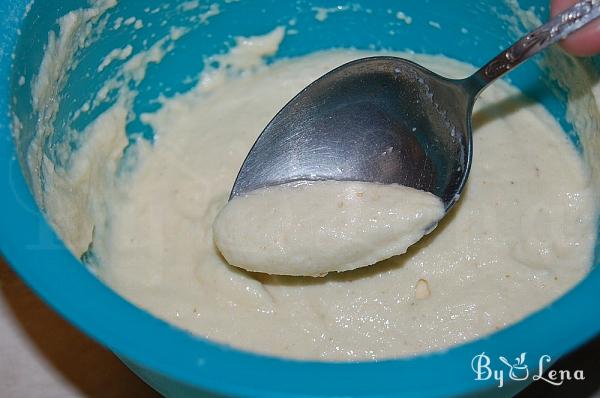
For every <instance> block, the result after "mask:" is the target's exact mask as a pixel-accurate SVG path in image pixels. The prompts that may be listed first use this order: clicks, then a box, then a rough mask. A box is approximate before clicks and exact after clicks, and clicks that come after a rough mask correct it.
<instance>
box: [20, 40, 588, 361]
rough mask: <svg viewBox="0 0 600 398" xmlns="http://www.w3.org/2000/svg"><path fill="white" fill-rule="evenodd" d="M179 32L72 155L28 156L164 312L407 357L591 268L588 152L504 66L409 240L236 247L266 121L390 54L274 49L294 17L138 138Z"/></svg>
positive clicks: (226, 63) (474, 333)
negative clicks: (229, 256) (305, 272)
mask: <svg viewBox="0 0 600 398" xmlns="http://www.w3.org/2000/svg"><path fill="white" fill-rule="evenodd" d="M178 32H179V31H178ZM180 33H181V34H185V32H180ZM171 36H172V37H170V38H169V37H167V38H164V39H161V40H159V41H157V43H156V44H155V46H154V47H152V48H151V49H150V50H149V51H148V52H146V53H140V54H136V55H134V56H132V57H131V59H130V60H129V61H127V62H126V63H125V64H124V66H123V71H122V73H121V74H120V75H119V76H121V77H122V78H123V80H124V82H125V83H124V84H122V85H121V86H119V85H117V83H118V82H117V83H115V82H113V81H108V82H107V87H108V88H107V90H108V89H111V88H113V89H114V87H121V88H120V90H121V91H120V100H119V101H117V103H116V104H114V105H112V106H111V107H110V108H109V109H108V110H106V111H104V113H103V114H102V115H101V116H100V117H99V118H98V119H97V120H96V121H95V122H94V123H92V124H91V125H89V126H88V127H87V128H86V130H85V131H84V132H82V133H81V134H80V136H81V140H82V142H81V143H80V146H79V148H80V149H79V150H78V151H76V152H75V153H74V154H72V156H69V158H68V159H69V162H66V164H67V166H65V167H62V166H58V165H53V164H52V163H51V161H50V160H49V159H48V158H45V157H44V156H45V155H44V153H43V152H41V151H37V152H36V151H35V149H36V148H39V145H38V146H35V145H34V146H32V148H33V151H32V152H31V156H30V159H31V163H30V164H31V170H32V173H37V172H40V171H39V170H42V171H43V172H44V173H45V174H44V181H45V184H44V187H42V186H41V185H39V186H37V187H36V195H37V198H38V201H39V202H40V203H43V204H44V206H45V209H46V211H47V212H48V215H49V218H50V219H51V221H52V223H53V224H54V226H55V227H56V229H57V231H59V233H60V234H61V236H62V237H63V238H64V239H65V241H66V242H67V244H68V245H69V247H70V248H71V249H72V250H73V252H74V253H75V254H76V255H78V256H80V255H83V257H84V259H85V261H86V262H87V263H88V264H92V265H94V267H93V269H94V270H95V271H96V272H97V273H98V275H99V276H100V277H101V278H102V279H103V280H104V281H106V282H107V283H108V284H109V285H110V286H112V287H113V288H114V289H115V290H116V291H118V292H119V293H121V294H122V295H123V296H125V297H126V298H128V299H129V300H131V301H132V302H134V303H136V304H138V305H139V306H141V307H142V308H145V309H147V310H148V311H150V312H151V313H153V314H155V315H156V316H158V317H161V318H163V319H165V320H167V321H169V322H171V323H173V324H174V325H177V326H180V327H182V328H184V329H187V330H189V331H192V332H194V333H196V334H198V335H201V336H205V337H208V338H210V339H213V340H216V341H219V342H224V343H227V344H231V345H234V346H236V347H241V348H244V349H248V350H252V351H257V352H262V353H268V354H274V355H281V356H286V357H294V358H311V359H322V360H359V359H380V358H390V357H401V356H406V355H412V354H416V353H420V352H425V351H433V350H439V349H442V348H444V347H448V346H451V345H454V344H457V343H461V342H465V341H468V340H471V339H474V338H476V337H479V336H482V335H485V334H488V333H491V332H493V331H495V330H497V329H499V328H502V327H504V326H506V325H508V324H511V323H513V322H516V321H518V320H519V319H521V318H522V317H524V316H526V315H527V314H529V313H531V312H532V311H535V310H536V309H539V308H541V307H542V306H544V305H546V304H547V303H549V302H550V301H552V300H553V299H555V298H557V297H558V296H560V295H561V294H563V293H564V292H566V291H567V290H568V289H569V288H571V287H572V286H573V285H574V284H575V283H577V282H578V281H579V280H581V279H582V278H583V277H584V276H585V274H586V273H587V272H588V270H589V266H590V262H591V255H592V247H593V243H594V241H595V228H594V226H595V222H596V207H595V205H594V203H593V200H592V198H593V196H592V188H591V187H590V184H589V180H588V178H587V174H586V173H585V170H584V167H583V163H582V161H581V159H580V158H579V156H578V154H577V153H576V151H575V149H574V148H573V147H572V145H571V144H570V143H569V142H568V140H567V139H566V138H565V135H564V134H563V132H562V131H561V129H560V127H559V126H558V124H557V123H556V122H555V121H554V120H553V119H552V118H551V116H550V115H549V114H548V113H547V112H546V111H545V110H544V109H543V108H542V107H541V106H538V105H535V104H531V103H530V102H528V101H526V100H524V99H523V98H522V97H521V96H520V95H519V93H518V92H517V91H516V90H515V89H513V88H511V87H510V86H508V85H507V84H505V83H504V82H497V83H495V84H494V86H493V87H490V88H489V89H487V90H486V91H485V92H484V93H483V95H482V96H481V98H480V99H479V100H478V103H477V105H478V110H477V111H476V112H475V116H474V127H475V129H474V141H475V142H474V149H475V151H474V158H473V167H472V171H471V176H470V179H469V182H468V184H467V187H466V190H465V191H464V193H463V195H462V199H461V201H460V202H459V203H458V204H457V205H456V206H455V207H454V208H453V210H452V212H451V213H450V214H449V215H448V216H447V217H445V218H444V219H443V220H442V222H441V223H440V225H439V226H438V227H437V228H436V230H435V231H433V233H431V234H429V235H428V236H426V237H425V238H424V239H422V240H421V241H420V242H419V243H418V244H416V245H414V246H412V247H411V248H410V249H409V250H408V252H407V253H406V254H405V255H403V256H399V257H394V258H391V259H389V260H386V261H384V262H381V263H379V264H377V265H374V266H371V267H365V268H361V269H358V270H354V271H349V272H345V273H340V274H329V275H327V276H326V277H323V278H319V279H316V278H302V277H282V276H269V275H266V274H259V273H250V272H246V271H242V270H240V269H239V268H236V267H232V266H230V265H228V264H227V262H226V261H225V260H224V258H223V257H222V256H221V255H220V253H219V251H218V249H217V248H216V247H215V244H214V241H213V232H212V224H213V221H214V220H215V217H216V215H217V214H218V213H219V211H220V210H221V209H222V208H223V206H224V205H225V204H226V203H227V198H228V194H229V190H230V188H231V184H232V183H233V181H234V179H235V176H236V173H237V171H238V169H239V166H240V165H241V163H242V161H243V159H244V157H245V155H246V154H247V152H248V150H249V149H250V147H251V146H252V143H253V142H254V140H255V139H256V137H257V135H258V134H259V133H260V131H262V129H263V127H264V126H265V125H266V124H267V123H268V122H269V120H270V119H271V118H272V116H273V115H274V114H275V113H276V112H277V110H278V109H279V108H280V107H281V106H283V105H284V104H285V103H286V102H287V101H288V100H289V99H290V98H292V97H293V96H294V95H295V94H296V93H297V92H298V91H299V90H301V89H302V88H303V87H305V86H306V85H307V84H308V83H310V82H311V81H313V80H314V79H316V78H318V77H319V76H321V75H322V74H323V73H325V72H327V71H329V70H330V69H332V68H334V67H336V66H339V65H341V64H343V63H344V62H347V61H350V60H352V59H355V58H358V57H362V56H368V55H374V54H372V53H362V52H343V51H331V52H325V53H317V54H313V55H309V56H306V57H303V58H299V59H293V60H288V61H280V62H277V63H275V64H273V65H271V66H269V67H266V66H264V65H263V64H262V62H261V56H263V55H268V54H272V53H274V52H275V51H276V49H277V44H278V41H279V40H281V38H282V37H283V31H282V30H281V29H280V30H276V31H274V32H273V33H272V34H271V35H269V36H268V37H266V38H258V39H257V40H255V39H252V38H250V39H249V38H241V39H239V40H238V46H237V47H235V48H234V49H233V50H232V51H231V53H230V54H229V55H219V56H218V59H217V60H218V61H219V63H220V65H221V66H220V67H219V68H217V69H211V68H207V70H206V71H205V72H204V73H203V75H202V76H201V78H200V82H199V85H198V87H197V88H196V89H194V90H192V91H190V92H188V93H186V94H182V95H179V96H176V97H174V98H170V99H163V100H162V107H161V108H160V109H159V110H157V111H156V112H154V113H151V114H145V115H142V120H143V121H145V122H146V123H148V124H149V125H150V126H152V128H153V129H154V131H155V133H156V134H157V136H158V137H159V139H158V140H156V141H155V142H154V143H153V144H149V143H148V142H146V141H145V140H143V139H139V140H137V141H136V142H135V143H133V144H131V146H130V147H129V148H128V150H127V152H126V153H127V156H125V155H124V153H125V151H124V149H125V147H127V146H128V145H130V143H129V141H128V140H127V137H126V132H125V125H126V123H127V119H128V116H127V113H128V110H129V109H130V107H131V96H132V95H134V93H133V92H131V91H128V90H129V89H128V85H127V83H128V82H131V81H134V82H137V81H139V80H140V79H143V77H144V71H145V69H144V68H145V66H146V65H147V64H148V63H150V62H160V59H161V57H162V55H163V54H164V52H166V51H169V49H170V48H172V47H173V46H172V41H173V40H175V39H176V38H177V37H179V36H180V34H176V35H171ZM61 48H62V47H61ZM395 55H399V56H403V57H407V58H409V59H412V60H413V61H415V62H418V63H420V64H423V65H424V66H426V67H430V68H432V69H434V70H435V71H437V72H439V73H443V74H445V75H448V76H456V77H461V76H466V75H467V74H468V73H469V72H471V71H472V70H473V68H471V67H469V66H465V65H464V64H460V63H458V62H455V61H452V60H450V59H447V58H444V57H435V56H419V55H411V54H395ZM64 69H65V68H62V69H60V70H64ZM56 70H58V69H56ZM40 81H42V80H40ZM43 81H45V80H43ZM119 84H120V83H119ZM103 90H104V88H103ZM96 99H97V100H99V101H101V100H102V98H100V97H97V98H96ZM94 104H95V101H94V102H92V106H95V105H94ZM48 131H50V130H48ZM67 148H68V147H67ZM40 156H41V157H42V158H40ZM40 163H41V164H42V165H43V166H44V167H43V168H36V167H35V166H36V165H39V164H40ZM119 170H120V171H121V172H119ZM123 170H125V171H123ZM34 177H36V175H35V174H34ZM34 181H36V178H34Z"/></svg>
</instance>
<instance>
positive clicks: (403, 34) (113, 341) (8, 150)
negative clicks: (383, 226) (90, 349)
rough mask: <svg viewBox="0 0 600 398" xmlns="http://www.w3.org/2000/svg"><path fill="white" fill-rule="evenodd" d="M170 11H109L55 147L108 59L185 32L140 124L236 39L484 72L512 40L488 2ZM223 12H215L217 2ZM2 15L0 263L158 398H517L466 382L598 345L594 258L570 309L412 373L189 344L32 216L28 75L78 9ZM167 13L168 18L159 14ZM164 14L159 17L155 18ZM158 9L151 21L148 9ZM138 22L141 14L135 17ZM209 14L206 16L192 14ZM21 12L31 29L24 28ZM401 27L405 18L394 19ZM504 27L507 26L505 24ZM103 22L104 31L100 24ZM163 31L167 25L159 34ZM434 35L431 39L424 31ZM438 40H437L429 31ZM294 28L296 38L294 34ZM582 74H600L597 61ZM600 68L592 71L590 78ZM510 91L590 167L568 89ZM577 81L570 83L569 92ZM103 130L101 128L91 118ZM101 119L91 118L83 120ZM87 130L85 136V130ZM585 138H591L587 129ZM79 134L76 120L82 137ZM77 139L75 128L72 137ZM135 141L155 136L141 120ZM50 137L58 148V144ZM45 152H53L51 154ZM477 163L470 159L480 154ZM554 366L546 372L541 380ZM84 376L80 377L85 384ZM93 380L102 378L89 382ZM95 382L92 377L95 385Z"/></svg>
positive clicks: (274, 4) (407, 362) (137, 7)
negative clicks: (384, 53) (491, 363)
mask: <svg viewBox="0 0 600 398" xmlns="http://www.w3.org/2000/svg"><path fill="white" fill-rule="evenodd" d="M176 3H177V2H173V3H170V2H167V1H164V2H160V1H155V2H142V1H137V0H119V2H118V4H117V5H116V6H115V7H113V8H111V9H109V10H108V11H107V12H106V14H105V18H106V20H105V22H106V23H107V25H106V26H108V27H110V26H113V25H114V23H115V21H116V20H117V18H119V17H122V18H124V19H126V18H128V17H131V16H136V17H139V18H141V19H142V20H143V22H144V27H142V28H141V29H136V27H135V26H134V24H131V25H126V26H122V28H121V29H118V30H113V29H109V28H107V29H104V31H103V33H102V34H101V35H100V36H99V37H98V38H97V40H96V41H94V42H93V43H92V44H91V45H90V46H88V47H85V48H83V49H81V50H80V51H79V52H78V53H77V54H76V58H77V60H78V63H77V66H76V67H74V68H73V69H72V70H69V71H68V73H67V80H66V83H65V84H64V88H63V89H62V90H61V92H60V93H59V94H58V95H57V97H56V98H55V101H57V103H58V106H59V108H58V112H57V115H56V119H55V120H54V125H55V127H56V130H57V131H58V133H57V134H60V129H61V127H62V126H64V123H65V121H66V120H67V118H68V115H69V114H70V113H72V112H74V111H75V110H76V109H78V108H80V107H81V106H82V105H83V103H84V102H85V101H87V100H88V99H89V96H90V93H94V92H96V91H97V90H98V89H99V88H100V87H101V85H102V82H103V81H104V80H106V79H107V78H108V77H109V76H111V74H113V73H114V72H115V69H114V65H118V62H116V63H115V64H113V65H112V66H111V67H109V68H106V70H104V71H102V72H101V73H98V72H97V71H96V68H97V65H98V64H99V62H100V60H102V59H103V57H104V56H106V55H107V54H108V52H109V51H110V50H111V49H112V48H115V47H119V48H121V47H123V46H125V45H126V44H132V45H133V47H134V48H135V49H140V48H143V47H145V46H144V40H147V41H148V43H147V45H146V47H147V46H148V45H151V44H152V43H153V41H155V38H160V37H162V36H164V35H166V34H167V32H168V29H169V28H170V27H171V26H188V27H190V28H192V31H191V32H190V33H189V34H187V35H186V36H185V37H183V38H182V39H181V40H179V41H178V42H177V45H176V48H175V50H174V51H172V52H171V53H169V54H168V55H167V56H166V57H165V59H164V60H163V61H162V62H161V63H160V64H156V65H151V66H150V67H149V68H148V71H147V77H146V79H145V80H144V82H143V83H142V85H141V86H140V87H139V88H138V89H139V92H140V95H138V97H137V99H136V102H135V105H134V108H135V110H136V112H138V114H139V113H141V112H143V111H148V110H154V109H155V108H156V106H157V105H156V103H154V102H153V101H152V100H154V99H156V98H157V97H158V95H159V93H165V94H166V95H167V96H170V95H173V94H175V93H178V92H184V91H186V90H188V89H189V88H191V87H192V86H193V84H194V83H195V82H193V81H189V79H186V77H188V76H197V75H198V73H199V72H200V71H201V70H202V68H203V65H204V63H203V60H204V57H206V56H209V55H212V54H215V53H218V52H223V51H226V49H227V48H228V47H229V46H231V45H232V43H233V41H234V37H235V36H238V35H244V36H247V35H256V34H263V33H266V32H268V31H270V30H272V29H273V28H274V27H275V26H277V25H284V26H287V27H288V29H294V30H296V31H297V32H296V34H291V35H288V36H287V37H286V38H285V40H284V42H283V43H282V46H281V48H280V51H279V52H278V54H277V57H292V56H299V55H303V54H307V53H310V52H313V51H316V50H320V49H329V48H334V47H337V48H339V47H343V48H348V47H354V48H359V49H374V50H377V49H394V50H404V49H411V50H414V51H416V52H425V53H431V54H438V53H441V54H445V55H447V56H450V57H453V58H457V59H460V60H463V61H466V62H470V63H472V64H475V65H481V64H483V63H484V62H485V61H486V60H488V59H489V58H491V57H492V56H494V55H495V54H496V53H497V52H498V51H499V49H500V48H501V47H505V46H506V45H507V44H509V42H510V40H511V39H514V38H515V36H514V33H515V30H514V29H515V28H516V29H519V28H520V29H523V28H524V26H523V25H522V23H521V20H520V19H519V18H514V17H511V15H513V11H514V8H513V6H514V4H513V5H512V6H511V4H512V3H501V2H498V1H496V0H489V1H483V0H482V1H473V2H463V1H448V0H436V1H434V0H430V1H427V0H415V1H404V2H398V1H383V0H382V1H362V2H351V3H348V4H346V3H343V4H341V5H342V6H343V7H342V8H341V9H338V10H337V12H330V13H329V15H328V18H327V19H326V20H325V21H318V20H317V19H315V14H316V12H317V11H316V10H315V9H314V7H324V8H332V7H333V8H335V7H336V6H339V5H340V3H338V2H327V1H320V2H310V1H295V2H293V1H290V2H286V1H276V0H267V1H236V2H232V1H224V2H220V3H219V8H220V13H219V14H218V15H215V16H212V17H211V18H210V19H208V20H207V22H206V23H198V20H196V23H194V24H192V23H191V22H190V21H189V18H188V17H189V14H186V13H184V12H181V11H178V8H177V7H176V5H177V4H176ZM217 3H218V2H217ZM28 4H29V0H4V1H3V2H1V4H0V17H1V18H2V25H1V26H0V36H1V37H2V40H1V41H0V76H1V77H2V78H1V79H0V135H1V138H0V220H1V221H0V245H1V246H0V249H1V251H2V254H3V255H4V256H5V257H6V259H7V260H8V262H9V263H10V264H11V265H12V266H13V267H14V268H15V270H16V271H17V272H18V273H19V275H20V276H21V277H22V278H23V279H24V280H25V281H26V282H27V283H28V284H29V285H30V286H31V287H32V288H33V289H34V290H35V291H36V292H37V293H38V294H39V295H40V296H41V297H43V298H44V299H45V300H46V301H47V302H48V303H49V304H50V305H51V306H53V307H54V308H55V309H56V310H57V311H58V312H59V313H61V314H62V315H63V316H64V317H65V318H67V319H68V320H69V321H71V322H72V323H73V324H74V325H76V326H77V327H78V328H80V329H81V330H83V331H84V332H85V333H87V334H88V335H90V336H91V337H93V338H94V339H96V340H97V341H99V342H100V343H102V344H104V345H105V346H107V347H108V348H110V349H111V350H112V351H113V352H115V353H116V354H117V355H119V356H120V357H121V358H122V359H123V360H124V361H125V362H126V363H127V364H128V365H129V366H130V367H131V368H132V369H133V370H134V371H135V372H136V373H138V374H139V375H140V376H141V377H142V378H144V379H145V380H146V381H147V382H148V383H150V384H151V385H152V386H153V387H154V388H156V389H157V390H158V391H160V392H162V393H163V394H165V395H168V396H223V395H228V396H229V395H231V396H257V397H258V396H260V397H292V396H294V397H300V396H303V397H308V396H314V397H333V396H336V397H342V396H343V397H351V396H352V397H354V396H356V397H358V396H364V397H367V396H368V397H397V396H401V395H403V396H415V397H417V396H418V397H430V396H458V395H463V396H464V395H477V394H487V395H488V396H489V395H512V394H514V393H515V392H516V391H518V390H520V389H522V388H523V387H524V386H525V385H526V384H527V383H528V382H530V381H531V378H530V379H529V380H527V381H523V382H518V383H517V382H509V381H508V380H507V385H505V386H504V387H502V388H498V387H497V381H496V380H494V379H493V378H491V379H489V380H475V374H474V372H473V370H472V368H471V365H472V359H473V357H474V356H475V355H477V354H480V353H482V352H485V353H486V354H487V355H488V356H489V357H490V358H492V359H494V358H498V356H500V355H503V356H505V357H508V358H514V357H517V356H518V355H519V354H520V353H521V352H524V351H526V352H527V357H526V361H525V364H526V365H528V366H529V368H530V369H531V370H532V371H535V370H537V368H538V360H539V358H540V357H541V356H542V355H549V356H550V357H551V358H552V360H556V359H558V358H559V357H560V356H562V355H564V354H565V353H567V352H569V351H571V350H573V349H574V348H575V347H577V346H579V345H581V344H582V343H584V342H585V341H586V340H588V339H590V338H592V337H594V336H596V335H597V334H598V333H599V331H600V269H599V267H598V266H597V264H598V262H600V256H599V253H600V251H599V250H598V246H597V250H596V256H595V259H594V265H595V266H594V268H593V269H592V271H591V272H590V274H589V275H588V276H587V277H586V278H585V279H584V280H583V281H582V282H581V283H579V284H578V285H577V286H576V287H575V288H574V289H573V290H571V291H570V292H569V293H567V294H566V295H565V296H563V297H562V298H560V299H559V300H557V301H555V302H554V303H552V304H551V305H549V306H547V307H546V308H543V309H541V310H540V311H538V312H536V313H534V314H532V315H530V316H528V317H527V318H526V319H524V320H522V321H521V322H519V323H517V324H515V325H513V326H511V327H509V328H506V329H504V330H501V331H499V332H497V333H494V334H493V335H491V336H488V337H485V338H482V339H479V340H477V341H473V342H470V343H468V344H465V345H461V346H457V347H454V348H452V349H449V350H447V351H443V352H438V353H432V354H428V355H421V356H417V357H414V358H409V359H398V360H385V361H380V362H376V363H375V362H364V363H319V362H310V361H294V360H283V359H278V358H273V357H267V356H261V355H255V354H252V353H248V352H244V351H240V350H237V349H232V348H229V347H227V346H224V345H220V344H216V343H213V342H210V341H207V340H204V339H201V338H198V337H195V336H192V335H190V334H189V333H186V332H185V331H182V330H179V329H177V328H175V327H173V326H170V325H169V324H167V323H165V322H163V321H161V320H159V319H156V318H154V317H153V316H152V315H150V314H148V313H146V312H144V311H142V310H140V309H138V308H137V307H135V306H134V305H132V304H130V303H128V302H127V301H125V300H124V299H122V298H121V297H120V296H118V295H117V294H115V293H114V292H113V291H112V290H111V289H109V288H108V287H106V286H105V285H104V284H102V283H101V282H100V281H99V280H98V279H97V278H96V277H95V276H94V275H93V274H92V273H91V272H90V271H88V269H87V268H86V267H85V266H83V265H82V264H81V263H80V262H79V261H78V259H76V258H75V257H74V256H73V255H71V253H70V252H69V251H68V250H67V249H66V248H65V246H64V245H63V244H62V242H61V241H60V240H59V239H58V238H57V236H56V235H55V233H54V231H53V230H52V228H51V227H50V226H49V224H48V223H47V222H46V221H45V219H44V216H43V215H42V214H41V212H40V211H39V209H38V207H37V205H36V203H35V201H34V199H33V197H32V195H31V194H30V190H29V188H28V184H27V179H28V178H30V177H29V175H30V174H29V173H28V170H26V169H24V168H21V166H20V165H22V164H24V163H23V162H22V159H23V157H24V151H25V148H26V147H27V145H28V142H29V141H30V140H31V138H32V137H33V134H34V133H35V121H36V119H37V118H38V117H40V115H39V114H38V113H37V112H35V111H34V110H33V108H32V104H31V79H32V77H33V76H35V75H36V74H37V72H38V69H39V67H40V63H41V61H42V56H43V52H44V46H45V45H46V43H47V41H48V32H49V31H51V30H53V31H55V32H57V33H58V25H57V23H56V21H57V19H58V18H59V17H61V16H62V15H65V14H66V13H67V12H69V11H71V10H73V9H77V8H81V7H85V6H86V5H87V3H86V2H83V1H75V0H45V1H41V0H39V1H37V2H35V3H33V5H28ZM166 4H169V6H166ZM532 6H535V7H534V8H533V9H531V10H530V12H532V13H534V14H537V15H538V16H539V17H540V18H541V19H545V18H546V17H547V13H548V9H547V3H546V1H523V2H522V3H521V4H520V7H521V8H522V9H529V8H530V7H532ZM157 7H158V8H157ZM155 8H156V9H157V11H156V12H154V9H155ZM145 9H146V10H145ZM207 9H208V5H207V4H206V3H205V2H201V4H200V6H199V8H198V9H197V10H196V11H197V12H198V13H200V12H203V11H206V10H207ZM26 10H27V13H26ZM397 11H402V12H404V13H405V14H406V15H408V16H410V17H412V23H411V24H407V23H406V21H403V20H401V19H399V18H398V17H397V15H396V13H397ZM499 16H501V17H499ZM101 21H102V20H100V22H98V23H101ZM163 21H166V22H163ZM431 22H433V23H431ZM436 23H437V24H439V27H440V28H437V27H436V26H434V25H436ZM292 25H293V26H292ZM586 62H587V67H588V68H592V69H595V70H600V68H598V65H600V63H598V62H597V60H588V61H586ZM594 63H595V65H594ZM510 78H511V81H512V83H513V84H515V85H517V86H519V87H520V88H521V89H522V90H523V91H525V92H526V93H527V94H528V95H529V96H530V97H532V98H534V99H535V100H538V101H541V102H543V104H544V105H545V106H546V107H547V108H548V109H549V110H550V112H551V113H552V114H553V115H554V116H555V117H556V118H557V120H559V121H560V123H561V124H562V125H563V127H564V128H565V131H569V132H573V133H570V134H569V136H570V138H571V139H572V140H573V142H574V143H575V144H576V145H577V146H578V148H579V149H580V150H581V151H582V153H586V154H587V155H588V156H590V157H595V156H600V153H594V152H593V150H592V148H591V147H586V145H587V144H585V143H582V142H583V140H581V141H580V140H579V139H578V136H577V134H576V133H574V128H573V126H572V125H571V124H570V123H569V121H567V120H566V118H565V113H566V104H565V95H566V91H565V89H568V87H565V86H563V87H559V85H557V84H556V83H555V82H553V81H552V79H550V78H548V74H547V71H546V70H545V69H543V68H540V66H539V64H538V63H536V62H529V63H528V64H527V65H525V66H523V67H522V68H520V69H518V70H517V71H515V72H514V73H513V74H512V75H511V76H510ZM574 78H576V77H574ZM96 114H97V113H96ZM96 114H94V112H91V113H90V115H88V119H89V120H92V119H93V118H94V117H95V116H96ZM13 115H14V116H16V117H17V118H18V120H19V121H20V123H21V124H22V133H21V138H20V140H19V142H18V144H15V141H14V140H13V136H12V133H11V123H13V121H14V120H15V119H13ZM89 120H87V121H88V122H89ZM589 123H592V124H593V126H595V127H597V126H598V120H595V119H593V118H592V120H591V121H589ZM82 124H83V125H84V124H85V120H84V121H83V122H82ZM83 125H81V126H73V127H74V128H76V129H81V128H82V127H83ZM129 127H130V128H131V130H132V131H144V134H145V136H146V139H152V131H148V130H144V129H146V128H147V127H145V126H144V125H143V124H142V123H140V121H139V120H138V119H136V118H133V119H132V120H131V121H130V123H129ZM59 138H60V137H54V139H59ZM51 144H52V139H50V140H48V142H47V145H51ZM475 149H476V148H475ZM547 366H548V365H547ZM82 371H85V370H82ZM94 371H98V370H94ZM100 371H101V370H100Z"/></svg>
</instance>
